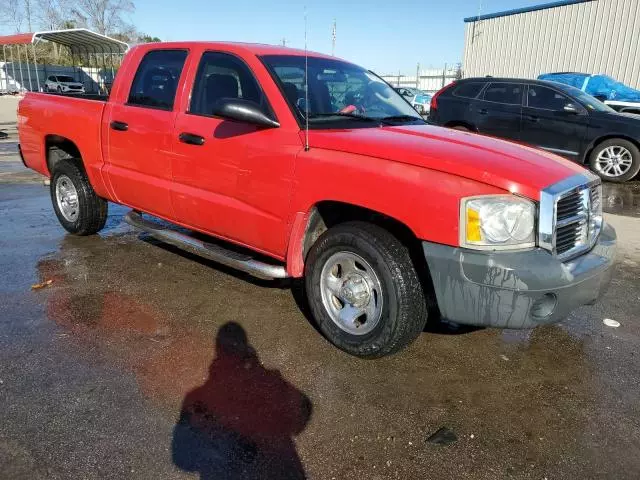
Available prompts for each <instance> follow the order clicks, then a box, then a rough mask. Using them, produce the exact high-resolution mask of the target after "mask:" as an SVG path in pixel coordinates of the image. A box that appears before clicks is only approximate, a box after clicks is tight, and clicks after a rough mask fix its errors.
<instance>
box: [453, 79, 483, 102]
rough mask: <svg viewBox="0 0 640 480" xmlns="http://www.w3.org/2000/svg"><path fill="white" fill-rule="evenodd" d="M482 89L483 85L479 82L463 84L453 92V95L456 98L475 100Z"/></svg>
mask: <svg viewBox="0 0 640 480" xmlns="http://www.w3.org/2000/svg"><path fill="white" fill-rule="evenodd" d="M482 87H484V83H481V82H469V83H463V84H462V85H460V86H459V87H457V88H455V89H454V90H453V95H454V96H456V97H464V98H476V97H477V96H478V94H479V93H480V90H482Z"/></svg>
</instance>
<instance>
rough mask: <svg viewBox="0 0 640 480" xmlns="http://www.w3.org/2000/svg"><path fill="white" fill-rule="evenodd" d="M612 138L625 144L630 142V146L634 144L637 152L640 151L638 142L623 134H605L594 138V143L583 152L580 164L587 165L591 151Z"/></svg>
mask: <svg viewBox="0 0 640 480" xmlns="http://www.w3.org/2000/svg"><path fill="white" fill-rule="evenodd" d="M614 138H619V139H621V140H626V141H627V142H631V143H632V144H634V145H635V146H636V147H637V148H638V149H639V150H640V142H639V141H638V140H637V139H635V138H633V137H631V136H629V135H625V134H615V133H611V134H607V135H602V136H601V137H598V138H596V139H595V140H594V141H592V142H591V143H590V144H589V146H588V148H587V149H586V150H585V154H584V156H583V158H582V163H584V164H587V163H589V159H590V158H591V154H592V153H593V151H594V150H595V148H596V147H597V146H598V145H600V144H601V143H602V142H606V141H607V140H612V139H614Z"/></svg>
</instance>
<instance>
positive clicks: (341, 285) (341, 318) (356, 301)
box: [305, 222, 427, 358]
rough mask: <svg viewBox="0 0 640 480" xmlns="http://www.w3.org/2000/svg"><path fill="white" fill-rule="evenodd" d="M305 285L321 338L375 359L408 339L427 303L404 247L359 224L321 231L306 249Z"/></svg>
mask: <svg viewBox="0 0 640 480" xmlns="http://www.w3.org/2000/svg"><path fill="white" fill-rule="evenodd" d="M305 283H306V292H307V298H308V301H309V307H310V309H311V312H312V314H313V316H314V318H315V320H316V322H317V323H318V327H319V328H320V330H321V331H322V333H323V334H324V335H325V336H326V338H327V339H328V340H329V341H330V342H331V343H333V344H334V345H335V346H337V347H338V348H340V349H342V350H344V351H345V352H347V353H350V354H351V355H355V356H358V357H363V358H377V357H382V356H385V355H389V354H391V353H394V352H397V351H399V350H401V349H402V348H404V347H406V346H407V345H409V344H410V343H411V342H413V341H414V340H415V339H416V338H417V337H418V335H419V334H420V332H422V330H423V329H424V327H425V325H426V322H427V307H426V301H425V296H424V291H423V289H422V284H421V283H420V281H419V279H418V274H417V272H416V270H415V268H414V265H413V262H412V260H411V257H410V254H409V251H408V249H407V248H406V247H405V246H404V245H403V244H402V243H400V242H399V241H398V239H397V238H395V237H394V236H393V235H392V234H391V233H389V232H388V231H387V230H384V229H382V228H380V227H378V226H376V225H372V224H369V223H365V222H348V223H343V224H340V225H338V226H336V227H333V228H331V229H329V230H328V231H326V232H325V233H324V234H322V236H321V237H320V238H319V239H318V241H317V242H316V243H315V244H314V245H313V247H312V248H311V250H310V251H309V255H308V256H307V259H306V262H305Z"/></svg>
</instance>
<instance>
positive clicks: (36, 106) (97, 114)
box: [18, 92, 107, 193]
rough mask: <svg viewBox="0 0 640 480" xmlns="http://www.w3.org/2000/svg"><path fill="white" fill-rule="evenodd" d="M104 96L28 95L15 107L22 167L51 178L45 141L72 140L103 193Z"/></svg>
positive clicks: (92, 178)
mask: <svg viewBox="0 0 640 480" xmlns="http://www.w3.org/2000/svg"><path fill="white" fill-rule="evenodd" d="M106 99H107V97H106V96H104V95H95V94H89V95H64V94H55V93H40V92H37V93H36V92H30V93H27V94H26V95H25V97H24V99H22V100H21V102H20V104H19V107H18V130H19V134H20V147H21V149H22V154H23V156H24V161H25V164H26V165H27V166H28V167H30V168H32V169H34V170H36V171H37V172H39V173H41V174H43V175H46V176H47V177H48V176H49V175H50V172H49V168H48V165H47V155H46V147H47V142H48V141H50V140H51V139H55V138H56V137H61V138H65V139H69V140H71V141H73V142H74V143H75V144H76V145H77V147H78V149H79V150H80V151H81V152H82V156H83V160H84V165H85V166H86V170H87V175H88V176H89V178H90V180H91V181H92V183H93V185H94V186H95V187H96V190H99V191H100V192H101V193H103V192H105V193H106V191H105V189H104V182H103V181H102V174H101V168H102V165H103V160H102V134H101V128H102V114H103V112H104V108H105V105H106V103H105V100H106Z"/></svg>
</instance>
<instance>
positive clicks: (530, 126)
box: [521, 84, 589, 160]
mask: <svg viewBox="0 0 640 480" xmlns="http://www.w3.org/2000/svg"><path fill="white" fill-rule="evenodd" d="M526 98H527V99H526V103H525V106H524V107H523V111H522V133H521V139H522V141H523V142H525V143H528V144H531V145H533V146H535V147H538V148H542V149H544V150H548V151H550V152H554V153H557V154H559V155H562V156H564V157H567V158H569V159H571V160H578V159H580V158H582V151H583V149H584V143H585V138H586V135H587V127H588V123H589V116H588V114H587V111H586V110H585V109H584V108H583V107H582V105H580V104H579V103H578V102H577V101H575V100H573V99H572V98H570V97H568V96H567V95H565V94H564V93H562V92H560V91H558V90H556V89H554V88H550V87H547V86H543V85H535V84H530V85H529V86H528V90H527V95H526Z"/></svg>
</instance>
